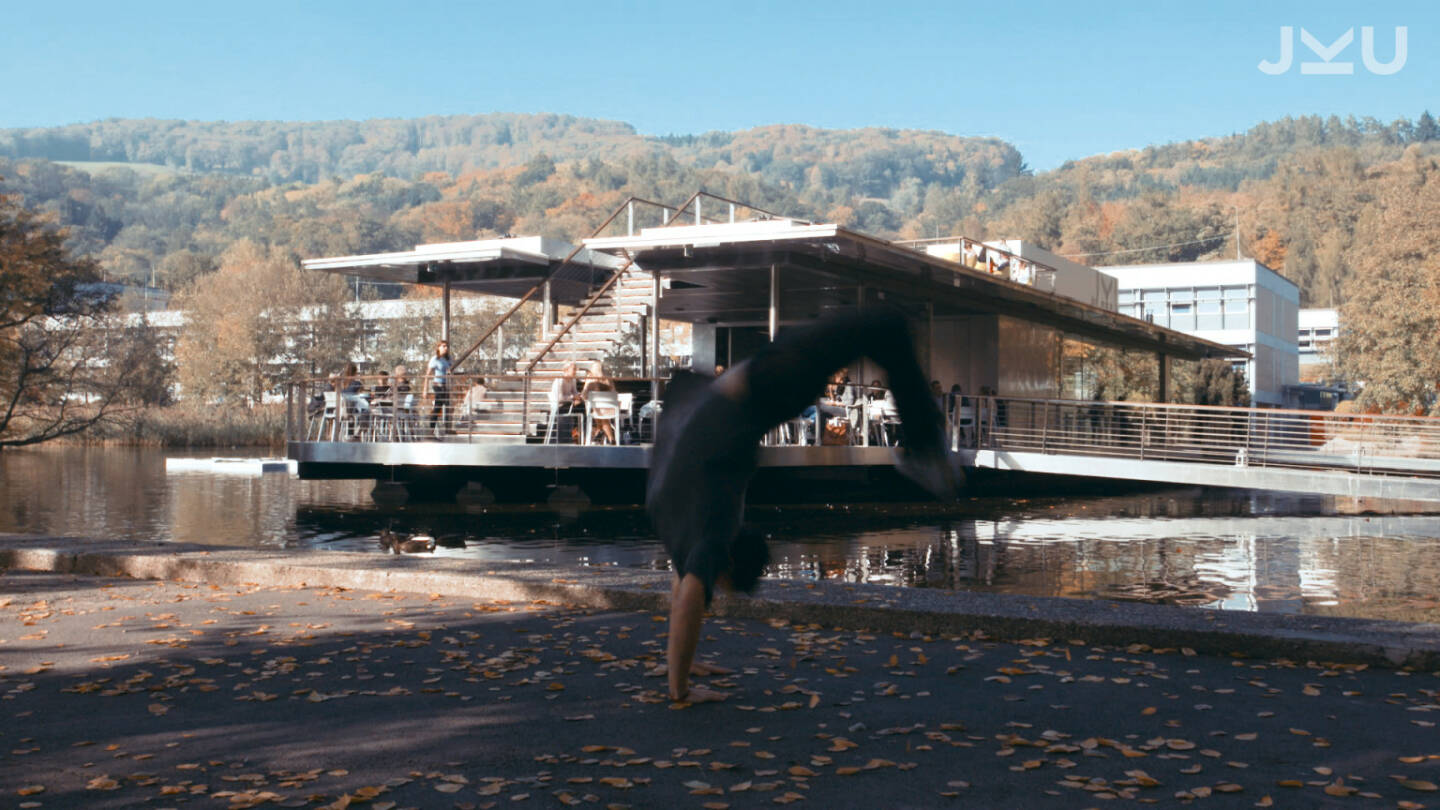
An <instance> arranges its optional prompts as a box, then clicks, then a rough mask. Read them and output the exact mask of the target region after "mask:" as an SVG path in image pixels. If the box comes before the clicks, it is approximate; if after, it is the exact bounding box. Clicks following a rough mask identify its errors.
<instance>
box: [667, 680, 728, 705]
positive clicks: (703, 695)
mask: <svg viewBox="0 0 1440 810" xmlns="http://www.w3.org/2000/svg"><path fill="white" fill-rule="evenodd" d="M671 699H672V700H675V702H676V703H681V704H695V703H719V702H720V701H722V700H729V699H730V693H729V692H721V691H718V690H716V689H709V688H707V687H704V686H700V685H698V684H696V685H695V686H691V687H690V691H689V692H686V693H685V696H684V697H682V698H679V699H675V698H674V696H673V695H672V696H671Z"/></svg>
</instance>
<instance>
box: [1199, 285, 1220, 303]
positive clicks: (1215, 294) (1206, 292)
mask: <svg viewBox="0 0 1440 810" xmlns="http://www.w3.org/2000/svg"><path fill="white" fill-rule="evenodd" d="M1195 297H1196V298H1198V299H1200V300H1201V301H1218V300H1220V290H1218V289H1216V288H1214V287H1212V288H1210V289H1199V290H1196V291H1195Z"/></svg>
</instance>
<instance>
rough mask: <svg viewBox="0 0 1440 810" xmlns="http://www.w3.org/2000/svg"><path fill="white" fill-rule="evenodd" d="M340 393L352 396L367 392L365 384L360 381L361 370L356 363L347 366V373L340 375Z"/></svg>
mask: <svg viewBox="0 0 1440 810" xmlns="http://www.w3.org/2000/svg"><path fill="white" fill-rule="evenodd" d="M339 384H340V393H342V394H350V395H351V396H354V395H357V394H363V393H364V392H365V382H364V381H363V380H361V379H360V369H358V368H356V367H355V364H354V363H346V364H345V372H344V373H343V374H341V375H340V380H339Z"/></svg>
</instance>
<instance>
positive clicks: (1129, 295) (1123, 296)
mask: <svg viewBox="0 0 1440 810" xmlns="http://www.w3.org/2000/svg"><path fill="white" fill-rule="evenodd" d="M1134 300H1135V293H1134V292H1132V291H1130V290H1121V291H1120V292H1118V293H1116V294H1115V302H1116V303H1118V304H1121V305H1124V304H1129V303H1131V302H1132V301H1134ZM1122 311H1123V310H1122Z"/></svg>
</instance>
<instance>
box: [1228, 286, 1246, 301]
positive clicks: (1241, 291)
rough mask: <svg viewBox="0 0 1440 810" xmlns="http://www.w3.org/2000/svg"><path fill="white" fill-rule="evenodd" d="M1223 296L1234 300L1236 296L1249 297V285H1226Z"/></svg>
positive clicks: (1240, 297) (1239, 297)
mask: <svg viewBox="0 0 1440 810" xmlns="http://www.w3.org/2000/svg"><path fill="white" fill-rule="evenodd" d="M1225 297H1226V298H1227V299H1231V300H1234V299H1237V298H1238V299H1244V298H1249V297H1250V288H1249V287H1244V286H1231V287H1226V288H1225Z"/></svg>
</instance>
